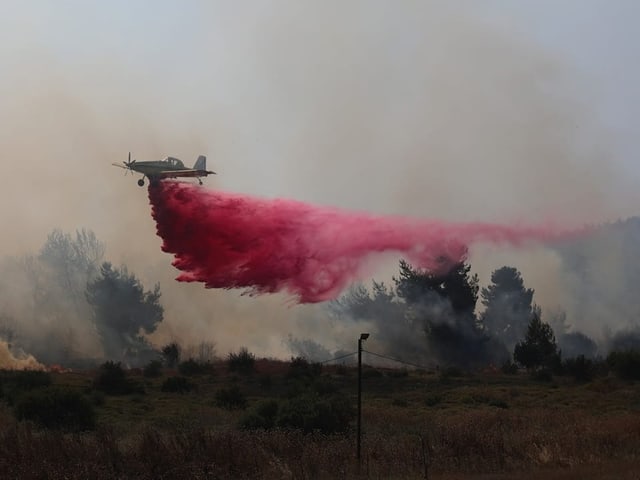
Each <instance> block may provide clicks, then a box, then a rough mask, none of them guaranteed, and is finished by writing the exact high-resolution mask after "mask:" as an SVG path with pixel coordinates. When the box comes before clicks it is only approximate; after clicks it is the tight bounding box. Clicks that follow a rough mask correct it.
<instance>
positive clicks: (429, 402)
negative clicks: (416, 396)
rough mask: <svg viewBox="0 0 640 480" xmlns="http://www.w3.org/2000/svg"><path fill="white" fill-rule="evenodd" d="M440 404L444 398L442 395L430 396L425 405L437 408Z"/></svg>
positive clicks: (425, 400)
mask: <svg viewBox="0 0 640 480" xmlns="http://www.w3.org/2000/svg"><path fill="white" fill-rule="evenodd" d="M440 402H442V396H441V395H436V394H434V395H428V396H427V397H426V398H425V399H424V403H425V404H426V405H427V407H435V406H436V405H438V404H439V403H440Z"/></svg>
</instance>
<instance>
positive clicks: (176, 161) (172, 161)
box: [166, 157, 184, 168]
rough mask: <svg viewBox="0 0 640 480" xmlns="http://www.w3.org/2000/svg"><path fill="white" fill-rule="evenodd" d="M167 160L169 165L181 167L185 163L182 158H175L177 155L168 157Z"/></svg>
mask: <svg viewBox="0 0 640 480" xmlns="http://www.w3.org/2000/svg"><path fill="white" fill-rule="evenodd" d="M166 161H167V162H169V165H171V166H172V167H180V168H184V163H182V160H180V159H178V158H175V157H167V158H166Z"/></svg>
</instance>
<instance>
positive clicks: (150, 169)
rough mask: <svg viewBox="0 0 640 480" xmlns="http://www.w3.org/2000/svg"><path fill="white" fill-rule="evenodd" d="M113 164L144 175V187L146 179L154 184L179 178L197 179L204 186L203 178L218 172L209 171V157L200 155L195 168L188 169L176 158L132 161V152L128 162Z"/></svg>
mask: <svg viewBox="0 0 640 480" xmlns="http://www.w3.org/2000/svg"><path fill="white" fill-rule="evenodd" d="M122 163H123V164H124V165H122V164H120V163H113V164H112V165H114V166H116V167H120V168H124V169H125V170H130V171H132V172H138V173H141V174H142V178H141V179H140V180H138V185H140V186H141V187H143V186H144V177H147V178H148V179H149V183H151V184H153V183H154V182H156V181H159V180H163V179H165V178H178V177H196V178H197V179H198V182H199V183H200V185H202V180H201V179H200V178H201V177H206V176H207V175H212V174H213V175H215V173H216V172H212V171H211V170H207V157H205V156H204V155H200V156H199V157H198V159H197V160H196V163H195V164H194V165H193V168H187V167H185V166H184V163H182V160H179V159H177V158H175V157H167V158H165V159H164V160H154V161H150V162H138V161H137V160H135V159H134V160H131V152H129V160H128V161H126V162H122Z"/></svg>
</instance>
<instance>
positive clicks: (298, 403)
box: [276, 393, 355, 434]
mask: <svg viewBox="0 0 640 480" xmlns="http://www.w3.org/2000/svg"><path fill="white" fill-rule="evenodd" d="M354 416H355V412H354V409H353V407H352V405H351V403H350V401H349V399H348V398H347V397H346V396H345V395H333V396H331V397H320V396H318V395H317V394H314V393H307V394H306V395H300V396H298V397H295V398H292V399H289V400H288V401H286V402H285V403H283V404H282V405H281V406H280V411H279V413H278V418H277V420H276V425H277V426H278V427H282V428H292V429H298V430H302V431H303V432H305V433H310V432H315V431H318V432H321V433H327V434H329V433H344V432H346V431H347V430H348V429H349V424H350V422H351V420H352V419H353V417H354Z"/></svg>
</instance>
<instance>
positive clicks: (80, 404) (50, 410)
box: [14, 388, 95, 431]
mask: <svg viewBox="0 0 640 480" xmlns="http://www.w3.org/2000/svg"><path fill="white" fill-rule="evenodd" d="M14 415H15V416H16V418H17V419H18V420H30V421H32V422H35V423H37V424H38V425H40V426H42V427H45V428H51V429H60V430H67V431H82V430H92V429H93V428H94V427H95V411H94V408H93V404H92V403H91V401H90V400H89V399H87V398H86V397H84V396H83V395H82V394H81V393H80V392H77V391H74V390H68V389H59V388H39V389H36V390H32V391H30V392H26V393H24V394H23V395H21V396H20V398H19V399H18V400H17V401H16V405H15V407H14Z"/></svg>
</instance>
